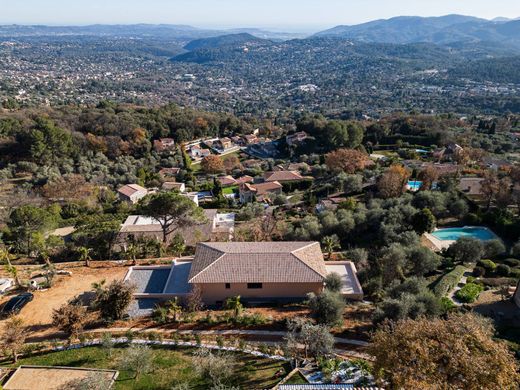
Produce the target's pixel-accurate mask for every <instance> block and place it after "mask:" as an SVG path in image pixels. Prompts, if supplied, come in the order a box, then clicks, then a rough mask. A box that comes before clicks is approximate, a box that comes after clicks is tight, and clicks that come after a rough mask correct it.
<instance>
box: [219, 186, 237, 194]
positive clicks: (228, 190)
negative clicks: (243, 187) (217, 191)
mask: <svg viewBox="0 0 520 390" xmlns="http://www.w3.org/2000/svg"><path fill="white" fill-rule="evenodd" d="M237 189H238V187H237V186H232V187H226V188H223V189H222V193H223V194H224V195H231V194H233V192H234V190H237Z"/></svg>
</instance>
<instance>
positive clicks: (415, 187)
mask: <svg viewBox="0 0 520 390" xmlns="http://www.w3.org/2000/svg"><path fill="white" fill-rule="evenodd" d="M421 186H422V181H418V180H410V181H409V182H408V184H407V185H406V188H408V190H410V191H419V189H420V188H421Z"/></svg>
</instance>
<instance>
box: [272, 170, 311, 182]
mask: <svg viewBox="0 0 520 390" xmlns="http://www.w3.org/2000/svg"><path fill="white" fill-rule="evenodd" d="M264 179H265V181H297V180H303V179H304V177H303V176H302V175H300V173H299V172H297V171H274V172H266V173H265V174H264Z"/></svg>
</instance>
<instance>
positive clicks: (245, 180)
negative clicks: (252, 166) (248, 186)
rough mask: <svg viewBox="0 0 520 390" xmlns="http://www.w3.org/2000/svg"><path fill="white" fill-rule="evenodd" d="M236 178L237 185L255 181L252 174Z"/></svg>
mask: <svg viewBox="0 0 520 390" xmlns="http://www.w3.org/2000/svg"><path fill="white" fill-rule="evenodd" d="M235 180H236V183H237V185H241V184H245V183H252V182H254V181H255V179H254V178H252V177H251V176H248V175H244V176H241V177H239V178H237V179H235Z"/></svg>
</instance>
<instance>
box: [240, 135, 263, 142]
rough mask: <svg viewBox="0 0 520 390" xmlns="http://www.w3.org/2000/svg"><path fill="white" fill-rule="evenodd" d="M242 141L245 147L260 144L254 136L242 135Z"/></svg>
mask: <svg viewBox="0 0 520 390" xmlns="http://www.w3.org/2000/svg"><path fill="white" fill-rule="evenodd" d="M242 139H243V140H244V143H245V144H246V145H254V144H257V143H259V142H260V140H259V139H258V137H257V136H256V135H255V134H249V135H244V136H242Z"/></svg>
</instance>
